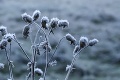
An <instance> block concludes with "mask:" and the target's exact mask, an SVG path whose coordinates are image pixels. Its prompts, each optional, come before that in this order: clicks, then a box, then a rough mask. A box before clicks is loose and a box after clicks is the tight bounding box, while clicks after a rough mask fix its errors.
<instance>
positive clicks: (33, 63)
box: [31, 47, 35, 80]
mask: <svg viewBox="0 0 120 80" xmlns="http://www.w3.org/2000/svg"><path fill="white" fill-rule="evenodd" d="M32 50H33V52H32V63H31V80H34V75H35V74H34V69H35V66H34V65H35V61H34V54H35V49H34V47H32Z"/></svg>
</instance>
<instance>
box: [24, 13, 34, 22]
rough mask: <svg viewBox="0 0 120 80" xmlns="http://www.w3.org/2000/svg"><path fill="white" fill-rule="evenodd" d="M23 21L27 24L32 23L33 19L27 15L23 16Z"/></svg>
mask: <svg viewBox="0 0 120 80" xmlns="http://www.w3.org/2000/svg"><path fill="white" fill-rule="evenodd" d="M22 19H23V20H24V21H25V22H26V23H32V21H33V18H32V17H31V16H30V15H28V14H27V13H24V14H22Z"/></svg>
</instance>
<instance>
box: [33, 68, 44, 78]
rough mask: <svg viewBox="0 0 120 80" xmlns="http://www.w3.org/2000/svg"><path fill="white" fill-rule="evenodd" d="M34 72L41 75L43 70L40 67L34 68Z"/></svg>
mask: <svg viewBox="0 0 120 80" xmlns="http://www.w3.org/2000/svg"><path fill="white" fill-rule="evenodd" d="M35 74H37V75H38V76H41V75H43V71H42V70H41V69H40V68H35Z"/></svg>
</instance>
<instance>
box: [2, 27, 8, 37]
mask: <svg viewBox="0 0 120 80" xmlns="http://www.w3.org/2000/svg"><path fill="white" fill-rule="evenodd" d="M0 31H1V34H2V36H4V35H6V34H7V28H6V27H5V26H0Z"/></svg>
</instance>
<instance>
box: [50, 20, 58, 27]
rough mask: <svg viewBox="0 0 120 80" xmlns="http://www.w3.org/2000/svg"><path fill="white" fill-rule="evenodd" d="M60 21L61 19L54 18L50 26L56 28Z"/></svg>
mask: <svg viewBox="0 0 120 80" xmlns="http://www.w3.org/2000/svg"><path fill="white" fill-rule="evenodd" d="M58 21H59V19H58V18H52V19H51V21H50V27H51V28H52V29H54V28H56V27H57V26H58Z"/></svg>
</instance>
